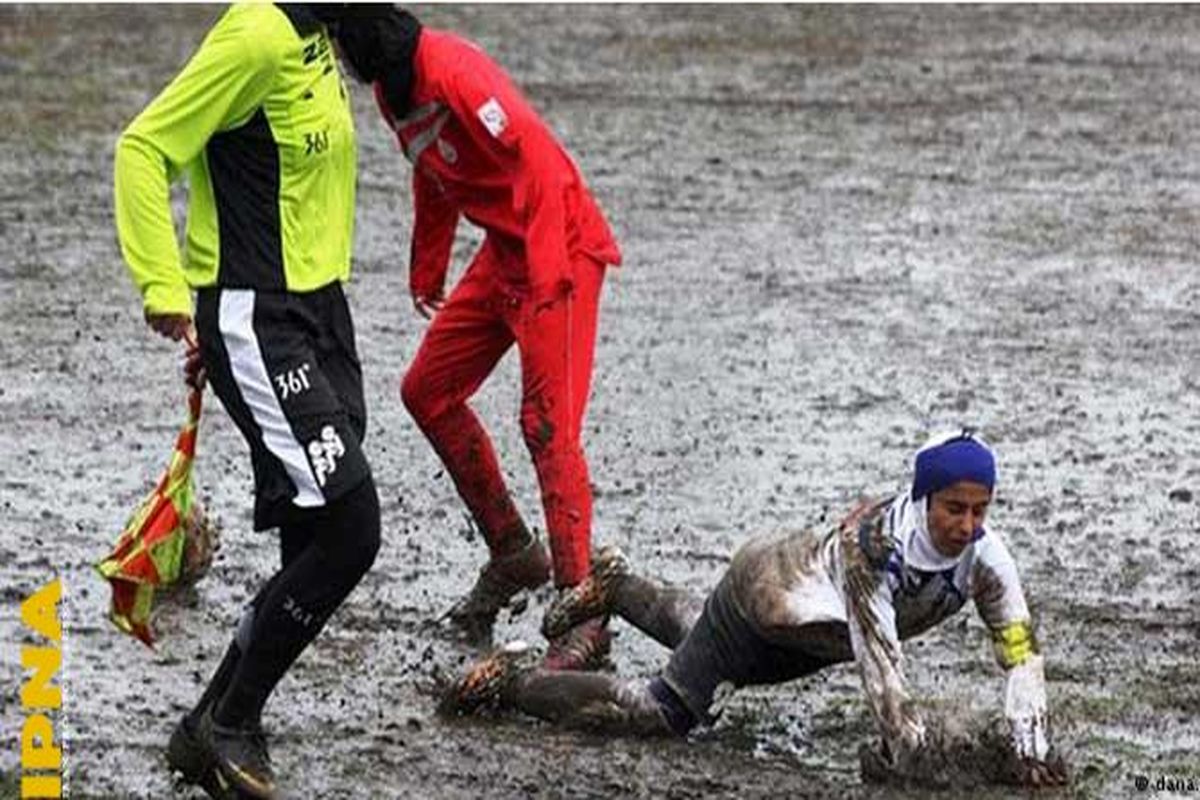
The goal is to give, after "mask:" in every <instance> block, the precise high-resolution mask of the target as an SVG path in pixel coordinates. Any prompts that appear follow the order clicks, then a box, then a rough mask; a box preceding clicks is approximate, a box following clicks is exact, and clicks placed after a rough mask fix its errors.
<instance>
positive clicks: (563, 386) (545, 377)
mask: <svg viewBox="0 0 1200 800" xmlns="http://www.w3.org/2000/svg"><path fill="white" fill-rule="evenodd" d="M501 258H502V257H501V256H500V255H499V253H498V251H497V250H496V248H494V247H493V246H492V245H491V243H490V242H485V243H484V246H483V248H482V249H481V250H480V251H479V253H478V254H476V256H475V258H474V260H473V261H472V262H471V265H470V266H469V267H468V268H467V272H466V274H465V275H463V277H462V280H460V281H459V283H458V285H457V286H455V287H454V291H453V292H452V293H451V294H450V297H449V298H448V299H447V301H446V304H445V305H444V306H443V307H442V309H441V310H440V311H438V313H437V315H436V316H435V317H434V320H433V323H432V324H431V325H430V326H429V330H428V331H426V333H425V338H424V339H423V340H422V342H421V346H420V348H419V349H418V351H417V355H416V357H415V358H414V359H413V363H412V366H410V367H409V370H408V373H407V374H406V375H405V376H404V381H403V383H402V385H401V389H400V394H401V397H402V398H403V400H404V405H405V406H406V407H407V408H408V410H409V413H411V414H412V416H413V418H414V419H415V420H416V422H417V425H418V426H420V428H421V430H422V432H424V434H425V436H426V438H428V439H429V441H430V443H431V444H432V445H433V448H434V450H436V451H437V454H438V456H440V457H441V459H442V462H443V463H444V464H445V466H446V469H447V471H448V472H449V473H450V475H451V477H452V478H453V479H454V483H455V486H456V487H457V489H458V493H459V495H461V496H462V499H463V501H464V502H465V503H466V504H467V507H468V508H469V509H470V511H471V514H472V515H473V516H474V518H475V522H476V524H478V525H479V527H480V529H481V530H482V532H483V535H484V537H485V539H486V540H487V543H488V547H489V549H490V550H491V553H492V555H493V556H499V555H504V554H505V553H507V552H511V551H512V550H514V549H516V548H518V547H520V546H521V545H523V544H524V543H525V539H526V533H525V532H526V531H527V528H526V527H525V524H524V522H523V521H522V520H521V517H520V514H519V513H518V511H517V508H516V506H515V505H514V504H513V500H512V497H511V495H510V494H509V491H508V487H507V486H506V485H505V483H504V478H503V476H502V475H501V473H500V466H499V464H498V463H497V460H496V453H495V449H494V448H493V447H492V442H491V440H490V439H489V437H488V435H487V432H486V431H485V430H484V429H483V426H482V425H481V424H480V422H479V418H478V417H477V416H476V415H475V413H474V412H473V411H472V410H471V408H470V407H469V406H468V405H467V400H468V399H469V398H470V397H471V396H472V395H473V394H474V393H475V392H476V390H478V389H479V387H480V385H481V384H482V383H483V381H484V379H486V378H487V376H488V375H490V374H491V372H492V370H493V369H494V368H495V366H496V364H497V363H498V362H499V361H500V358H501V357H502V356H503V355H504V354H505V353H506V352H507V351H508V349H509V348H510V347H511V346H512V344H513V343H514V342H515V343H516V345H517V350H518V352H519V353H520V357H521V392H522V395H521V431H522V434H523V435H524V438H525V444H526V446H527V447H528V448H529V452H530V454H531V455H532V456H533V464H534V468H535V469H536V471H537V477H538V483H539V485H540V487H541V493H542V506H543V509H544V510H545V514H546V530H547V531H548V533H549V539H550V550H551V554H552V556H553V559H554V578H555V583H556V584H557V585H558V586H573V585H575V584H577V583H579V582H580V581H581V580H583V578H584V577H585V576H586V575H587V572H588V569H589V567H590V560H591V539H592V530H591V529H592V489H591V484H590V482H589V479H588V467H587V461H586V460H585V458H584V454H583V448H582V447H581V446H580V442H579V439H580V431H581V428H582V425H583V415H584V412H585V410H586V408H587V401H588V393H589V390H590V388H591V377H592V359H593V355H594V352H595V343H596V315H597V307H598V304H599V299H600V289H601V286H602V284H603V281H604V270H605V266H604V265H603V264H601V263H600V262H598V261H595V260H593V259H591V258H589V257H587V256H578V257H577V258H576V259H575V261H574V263H573V265H572V274H573V280H574V287H573V289H572V291H571V292H570V293H569V294H561V295H559V296H557V297H554V298H540V299H539V298H529V297H528V296H522V295H521V294H520V293H519V292H517V291H515V290H514V289H513V288H511V287H510V286H509V285H508V284H506V283H505V282H504V281H502V280H501V278H500V274H501V271H502V266H501V263H500V259H501Z"/></svg>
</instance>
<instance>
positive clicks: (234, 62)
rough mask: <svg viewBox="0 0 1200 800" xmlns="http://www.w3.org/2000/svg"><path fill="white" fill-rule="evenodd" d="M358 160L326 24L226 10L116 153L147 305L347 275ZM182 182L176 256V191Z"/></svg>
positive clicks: (305, 17)
mask: <svg viewBox="0 0 1200 800" xmlns="http://www.w3.org/2000/svg"><path fill="white" fill-rule="evenodd" d="M355 159H356V154H355V138H354V124H353V121H352V118H351V115H350V105H349V97H348V95H347V92H346V88H345V85H344V82H343V80H342V77H341V73H340V71H339V70H338V67H337V63H336V59H335V58H334V55H333V49H332V46H331V44H330V40H329V37H328V35H327V33H326V30H325V28H324V26H322V25H320V24H319V23H318V22H317V20H316V19H315V18H314V17H313V16H312V15H311V13H310V12H308V11H306V10H304V9H302V8H300V7H294V6H274V5H268V4H246V5H234V6H232V7H231V8H229V9H228V10H227V11H226V12H225V13H224V14H223V15H222V16H221V18H220V20H218V22H217V23H216V25H215V26H214V27H213V28H212V30H211V31H209V33H208V35H207V36H206V37H205V38H204V41H203V42H202V43H201V45H200V48H199V49H198V50H197V51H196V53H195V54H194V55H193V56H192V58H191V60H190V61H189V62H188V63H187V65H186V66H185V67H184V68H183V70H182V71H181V72H180V73H179V74H178V75H177V76H176V77H175V78H174V80H172V81H171V83H170V84H169V85H168V86H167V87H166V88H165V89H163V91H162V92H161V93H160V94H159V95H158V96H157V97H156V98H155V99H154V100H153V101H152V102H151V103H150V105H148V106H147V107H146V108H145V109H144V110H143V111H142V112H141V113H140V114H139V115H138V116H137V118H136V119H134V121H133V122H132V123H131V124H130V125H129V127H128V128H127V129H126V130H125V132H124V134H123V135H122V136H121V139H120V141H119V142H118V144H117V148H116V163H115V170H114V171H115V194H116V196H115V200H116V218H117V232H118V235H119V238H120V242H121V251H122V253H123V254H124V256H125V261H126V262H127V264H128V265H129V269H130V271H131V272H132V274H133V278H134V281H135V283H137V286H138V288H139V289H140V290H141V292H142V295H143V298H144V303H145V308H146V310H147V311H149V312H152V313H156V314H164V313H178V314H190V313H191V293H190V291H189V289H191V288H200V287H208V286H220V287H224V288H233V289H255V290H266V291H291V292H307V291H311V290H315V289H319V288H321V287H324V286H327V285H328V284H330V283H332V282H334V281H344V280H346V279H347V278H348V277H349V273H350V248H351V244H352V241H353V234H354V193H355ZM184 174H186V175H187V176H188V183H189V193H190V197H189V205H188V217H187V236H186V244H185V248H184V252H183V255H182V257H181V255H180V252H179V247H178V245H177V244H176V239H175V230H174V226H173V224H172V220H171V207H170V203H169V196H168V186H169V183H170V181H172V180H174V179H175V178H176V177H179V176H181V175H184Z"/></svg>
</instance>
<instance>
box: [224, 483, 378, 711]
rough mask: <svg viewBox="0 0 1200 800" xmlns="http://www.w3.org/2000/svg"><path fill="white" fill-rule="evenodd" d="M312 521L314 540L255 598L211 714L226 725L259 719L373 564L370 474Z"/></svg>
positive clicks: (374, 502)
mask: <svg viewBox="0 0 1200 800" xmlns="http://www.w3.org/2000/svg"><path fill="white" fill-rule="evenodd" d="M308 519H309V523H308V524H311V525H312V526H313V537H312V542H311V544H310V545H309V546H308V547H307V548H305V549H304V550H303V551H302V552H300V553H299V555H297V556H296V557H295V558H294V559H292V561H291V563H289V564H288V566H286V567H285V568H284V569H283V570H281V571H280V572H279V573H278V575H277V576H276V577H275V578H273V579H272V582H271V586H270V589H269V591H267V592H265V593H264V594H262V595H261V596H260V597H259V598H257V599H256V600H255V607H254V616H253V626H252V628H251V630H250V632H249V636H248V637H247V638H248V639H249V641H248V642H246V643H243V644H242V645H241V649H242V650H243V655H242V657H241V658H240V659H239V661H238V664H237V668H236V669H235V671H234V674H233V677H232V679H231V680H230V684H229V687H228V689H227V690H226V691H225V693H224V695H223V696H222V698H221V700H220V702H219V703H218V704H217V706H216V708H215V710H214V712H213V716H214V719H215V720H216V721H217V722H219V723H220V724H222V725H228V726H234V727H240V726H244V725H247V724H250V723H253V722H255V721H256V720H257V719H258V718H259V716H260V715H261V713H262V709H263V706H264V705H265V704H266V701H267V698H268V697H269V696H270V694H271V692H272V691H273V690H274V689H275V685H276V684H277V683H278V682H279V679H280V678H282V677H283V675H284V673H285V672H287V670H288V668H289V667H291V665H292V663H293V662H294V661H295V660H296V658H298V657H299V655H300V653H301V652H303V651H304V649H305V648H306V647H307V646H308V645H309V643H310V642H312V640H313V639H314V638H316V636H317V634H318V633H320V631H321V629H322V628H323V627H324V625H325V622H326V620H328V619H329V617H330V615H332V614H333V612H334V611H335V610H336V609H337V607H338V606H340V605H341V603H342V601H343V600H344V599H345V598H346V596H347V595H348V594H350V592H351V590H353V589H354V587H355V586H356V585H357V584H358V582H359V580H361V578H362V576H363V575H364V574H365V573H366V571H367V570H368V569H369V568H370V566H371V564H372V563H373V562H374V559H375V553H376V552H377V550H378V549H379V499H378V496H377V495H376V492H375V484H374V483H373V482H372V481H371V480H370V479H369V478H368V480H366V481H365V482H364V483H363V484H362V485H361V486H360V487H359V488H357V489H355V490H354V491H352V492H350V493H349V494H347V495H346V496H344V497H342V498H340V499H339V500H337V501H335V502H333V503H330V504H329V505H328V506H326V507H324V508H323V509H321V510H320V511H319V512H310V515H309V517H308ZM301 524H303V523H301Z"/></svg>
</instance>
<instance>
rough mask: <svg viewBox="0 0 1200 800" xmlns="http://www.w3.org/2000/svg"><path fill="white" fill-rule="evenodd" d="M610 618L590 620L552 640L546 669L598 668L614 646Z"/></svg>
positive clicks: (547, 654) (544, 662) (543, 664)
mask: <svg viewBox="0 0 1200 800" xmlns="http://www.w3.org/2000/svg"><path fill="white" fill-rule="evenodd" d="M607 626H608V618H607V617H603V618H601V619H589V620H585V621H584V622H581V623H579V624H578V625H576V626H575V627H574V628H571V629H570V630H568V631H567V632H566V633H564V634H562V635H561V636H557V637H555V638H553V639H551V640H550V648H549V649H548V650H547V651H546V658H545V659H543V661H542V668H543V669H548V670H555V671H565V670H589V669H598V668H599V667H601V666H602V665H603V664H604V659H605V657H607V656H608V651H609V650H611V649H612V633H611V632H610V631H609V630H608V627H607Z"/></svg>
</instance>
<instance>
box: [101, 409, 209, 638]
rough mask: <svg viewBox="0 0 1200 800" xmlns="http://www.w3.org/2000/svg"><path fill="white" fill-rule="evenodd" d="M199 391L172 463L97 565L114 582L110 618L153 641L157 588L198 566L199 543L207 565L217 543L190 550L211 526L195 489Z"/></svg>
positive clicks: (174, 581) (203, 563) (137, 634)
mask: <svg viewBox="0 0 1200 800" xmlns="http://www.w3.org/2000/svg"><path fill="white" fill-rule="evenodd" d="M200 397H201V393H200V392H198V391H195V390H193V391H191V392H190V393H189V395H188V399H187V409H188V417H187V422H186V423H185V424H184V426H183V429H182V430H181V431H180V432H179V437H178V439H176V441H175V450H174V452H173V453H172V454H171V463H170V465H169V466H168V467H167V470H166V472H165V473H163V476H162V478H160V479H159V481H158V485H157V486H156V487H155V488H154V491H152V492H151V493H150V494H149V495H147V497H146V498H145V499H144V500H143V501H142V502H141V504H140V505H139V506H138V508H137V510H136V511H135V512H134V513H133V515H132V516H131V517H130V518H129V521H128V522H127V523H126V524H125V530H124V531H122V532H121V535H120V537H119V538H118V539H117V542H116V544H115V545H114V546H113V549H112V552H111V553H109V555H108V556H107V557H105V558H104V560H103V561H101V562H99V563H98V564H97V565H96V569H97V570H98V571H99V572H100V574H101V575H102V576H103V577H104V578H105V579H106V580H107V581H108V582H109V583H110V584H111V585H112V603H111V605H110V607H109V613H108V616H109V619H110V620H112V622H113V624H115V625H116V626H117V627H118V628H120V629H121V630H122V631H124V632H125V633H128V634H130V635H132V636H135V637H137V638H138V639H140V640H141V641H142V642H144V643H145V644H146V645H147V646H150V647H153V646H154V640H155V634H154V630H153V628H152V626H151V624H150V622H151V620H150V617H151V611H152V608H153V604H154V596H155V592H156V591H157V590H159V589H162V588H165V587H167V586H170V585H172V584H174V583H176V582H178V581H179V580H180V578H181V577H184V575H185V572H186V570H187V568H188V567H191V568H193V569H195V565H196V562H197V558H196V557H195V552H194V551H195V545H197V544H198V545H199V546H200V547H201V548H204V547H207V559H208V560H207V561H206V560H205V558H204V555H201V556H199V557H198V561H199V562H202V566H203V567H204V568H207V565H208V561H210V560H211V555H212V553H211V550H212V547H211V546H209V545H207V544H205V543H202V542H201V543H193V547H192V550H193V552H191V553H189V552H188V550H189V538H195V537H196V536H197V535H204V534H206V531H207V528H208V526H207V522H206V521H205V520H204V512H203V509H202V508H201V507H200V504H199V503H198V502H197V501H196V499H195V497H194V496H193V490H192V462H193V461H194V459H195V455H196V433H197V430H198V428H199V425H200ZM189 556H193V557H192V558H189ZM188 562H193V563H190V564H189V563H188Z"/></svg>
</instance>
